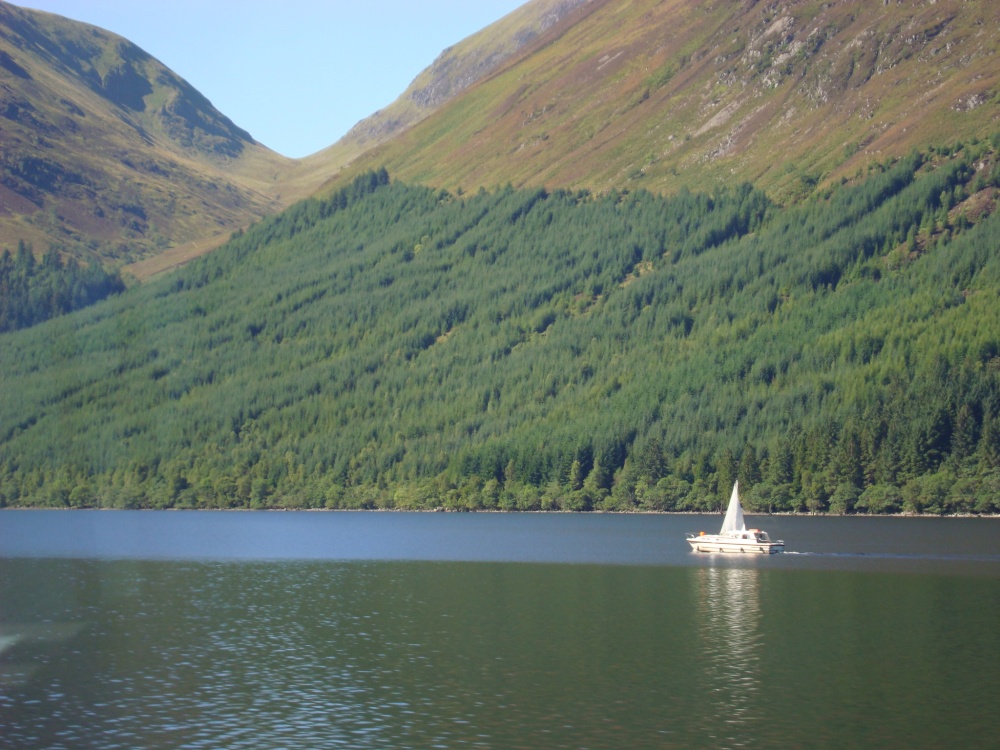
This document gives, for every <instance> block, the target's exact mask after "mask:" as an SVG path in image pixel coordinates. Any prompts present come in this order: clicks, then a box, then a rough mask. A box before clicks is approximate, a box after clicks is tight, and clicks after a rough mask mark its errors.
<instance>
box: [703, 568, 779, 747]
mask: <svg viewBox="0 0 1000 750" xmlns="http://www.w3.org/2000/svg"><path fill="white" fill-rule="evenodd" d="M759 575H760V572H759V571H758V570H757V569H755V568H699V569H698V570H697V582H698V637H699V645H700V653H701V659H700V665H701V669H702V673H703V677H704V680H705V682H706V683H707V684H706V686H705V693H706V694H707V695H710V696H711V699H712V704H713V710H712V711H711V712H710V713H708V714H707V715H706V718H707V719H709V721H707V722H706V724H705V727H704V733H705V737H706V738H708V739H710V740H711V744H712V745H713V746H715V747H745V746H747V745H749V744H752V741H753V739H754V736H755V727H754V724H755V723H757V722H759V720H760V712H759V709H758V707H757V703H756V700H755V698H756V697H757V694H758V692H759V690H760V688H761V685H760V670H759V662H760V660H761V658H762V655H763V651H764V649H763V635H762V633H761V629H760V625H761V612H760V590H759V588H760V587H759Z"/></svg>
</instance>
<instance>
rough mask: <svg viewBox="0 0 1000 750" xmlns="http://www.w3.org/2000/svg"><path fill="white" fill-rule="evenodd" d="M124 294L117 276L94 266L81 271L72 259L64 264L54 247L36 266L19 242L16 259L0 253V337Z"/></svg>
mask: <svg viewBox="0 0 1000 750" xmlns="http://www.w3.org/2000/svg"><path fill="white" fill-rule="evenodd" d="M124 290H125V284H124V283H123V282H122V279H121V276H120V275H119V274H118V273H117V272H115V273H112V272H108V271H106V270H105V269H103V268H101V266H100V265H98V264H97V263H91V264H90V265H89V266H87V267H86V268H82V267H81V266H80V265H79V263H77V262H76V260H74V259H72V258H71V259H70V260H69V261H68V262H65V263H64V262H63V260H62V257H61V256H60V255H59V251H58V250H57V249H56V248H55V247H50V248H49V250H48V252H46V253H45V255H44V256H42V260H41V262H40V263H39V262H38V261H37V260H36V259H35V255H34V253H33V252H32V249H31V246H30V245H27V244H25V243H24V242H20V243H18V246H17V254H16V255H11V253H10V251H9V250H6V249H5V250H3V252H0V333H4V332H6V331H15V330H17V329H19V328H27V327H29V326H32V325H34V324H35V323H41V322H42V321H44V320H48V319H49V318H54V317H56V316H57V315H65V314H66V313H69V312H72V311H74V310H80V309H82V308H84V307H87V306H88V305H92V304H94V303H95V302H100V301H101V300H102V299H105V298H106V297H109V296H111V295H112V294H119V293H120V292H123V291H124Z"/></svg>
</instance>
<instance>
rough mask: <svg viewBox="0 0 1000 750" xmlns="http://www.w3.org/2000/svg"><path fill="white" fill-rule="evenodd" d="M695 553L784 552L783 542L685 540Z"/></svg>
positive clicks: (767, 553) (709, 538) (708, 536)
mask: <svg viewBox="0 0 1000 750" xmlns="http://www.w3.org/2000/svg"><path fill="white" fill-rule="evenodd" d="M687 541H688V543H689V544H690V545H691V549H692V550H694V551H695V552H723V553H733V554H748V555H773V554H776V553H778V552H783V551H784V550H785V543H784V542H758V541H754V540H752V539H726V538H719V537H716V536H714V535H709V534H705V535H703V536H696V537H691V538H690V539H688V540H687Z"/></svg>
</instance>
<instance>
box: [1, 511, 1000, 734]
mask: <svg viewBox="0 0 1000 750" xmlns="http://www.w3.org/2000/svg"><path fill="white" fill-rule="evenodd" d="M48 517H49V518H51V519H52V521H50V522H49V523H50V524H52V525H53V526H56V527H60V526H61V525H63V524H65V527H62V528H61V531H60V532H59V534H56V536H57V537H58V539H57V540H56V542H52V540H49V541H48V542H46V541H45V540H42V541H37V540H36V541H35V542H34V544H35V547H34V548H32V549H31V550H28V549H27V548H28V546H29V545H28V543H27V542H17V544H18V545H20V546H19V547H18V546H16V545H11V544H10V543H9V540H10V539H12V538H13V537H11V536H6V535H5V534H4V530H5V527H4V524H5V523H6V524H7V528H10V527H11V526H14V525H17V524H21V525H22V527H23V526H24V525H31V524H34V523H36V521H37V517H36V516H32V515H28V516H22V515H15V516H3V514H2V513H0V750H7V748H10V749H11V750H15V749H16V750H34V749H38V750H41V749H42V748H44V749H45V750H70V749H73V750H75V749H76V748H92V747H97V748H107V749H110V748H135V747H150V748H154V747H157V748H158V747H183V748H254V749H255V750H256V748H262V749H263V750H269V749H271V748H275V749H276V748H310V749H313V748H337V747H345V748H359V749H364V748H373V749H374V748H378V750H382V749H383V748H390V749H394V748H433V747H445V748H514V747H521V748H545V749H546V750H550V749H552V750H555V749H558V748H589V750H599V749H601V748H607V749H608V750H610V749H611V748H630V749H644V748H651V749H652V748H657V749H660V748H688V747H710V748H712V747H719V748H735V747H757V748H771V747H816V748H838V750H839V749H840V748H843V747H900V748H904V747H905V748H908V749H909V748H924V747H926V748H931V747H935V748H936V747H951V746H964V747H986V746H989V745H990V743H991V742H992V743H993V744H994V745H995V744H996V738H997V737H998V736H1000V714H998V713H997V712H996V710H995V707H996V705H998V704H1000V682H998V681H997V679H996V675H997V674H1000V629H998V628H997V625H996V624H997V622H1000V570H998V565H997V563H996V561H994V562H990V561H989V560H987V561H986V562H985V563H981V562H980V561H978V560H977V561H971V560H963V561H961V562H960V563H959V564H956V565H951V566H942V565H940V564H939V562H938V558H939V557H940V556H941V555H947V554H954V550H956V549H961V550H962V553H963V554H970V555H972V554H974V555H994V556H996V549H997V541H996V539H997V537H996V536H995V535H994V536H990V534H989V532H990V530H991V529H994V530H995V529H996V528H997V527H996V526H995V525H990V523H989V522H987V524H986V525H985V526H979V525H976V524H966V523H960V522H956V525H955V526H954V527H953V526H952V525H951V524H950V523H947V522H944V523H933V522H932V523H930V524H927V525H923V524H919V523H918V524H905V523H903V524H901V525H899V526H894V525H889V524H882V523H877V521H878V519H874V521H873V525H871V526H870V529H871V532H880V530H883V531H884V530H885V529H887V528H888V529H906V528H915V529H916V530H917V531H920V532H921V534H917V535H916V536H915V537H914V538H913V539H910V538H909V537H906V538H902V537H901V535H899V534H897V535H896V536H888V537H887V536H886V535H885V534H882V533H871V532H870V533H869V535H868V536H859V534H854V535H853V536H851V535H847V536H843V535H841V536H843V539H841V538H837V539H827V536H830V537H834V536H836V534H823V535H820V531H821V530H822V529H824V528H830V526H828V525H826V524H825V523H821V524H819V525H818V526H816V527H813V526H810V525H808V524H807V522H808V521H809V520H810V519H774V523H769V528H770V527H774V528H775V529H776V532H780V531H781V530H780V529H779V528H777V527H778V526H779V525H780V524H779V522H787V523H789V524H793V525H794V526H796V528H795V529H794V531H795V533H794V534H793V533H784V534H783V536H784V538H786V539H789V538H796V539H797V543H798V544H800V545H801V546H802V548H803V551H814V552H816V553H817V554H815V555H788V554H787V553H786V554H785V555H773V556H769V557H764V556H760V557H752V558H751V556H743V555H733V556H729V557H724V558H723V557H720V556H715V555H697V554H694V553H691V552H690V551H689V550H688V549H687V545H686V544H685V542H684V541H683V533H682V532H683V530H684V526H685V525H686V524H687V521H686V520H685V519H683V518H681V519H673V518H659V517H657V518H648V519H647V518H639V517H621V518H618V517H603V518H602V517H577V516H558V515H556V516H545V517H540V516H521V517H506V516H499V515H483V516H478V517H475V518H471V519H470V518H464V517H458V516H448V517H444V514H441V515H440V516H435V515H431V514H426V515H423V516H419V517H415V516H412V517H411V516H406V515H388V514H381V515H378V514H354V515H351V514H342V515H325V514H298V515H296V514H260V515H254V514H229V515H225V516H223V515H219V516H211V517H210V518H209V520H208V522H207V525H206V526H205V528H202V529H200V531H198V533H199V534H201V536H200V537H198V538H197V539H196V540H195V542H196V543H193V542H191V539H190V535H189V534H188V532H190V531H193V527H192V523H193V520H195V519H193V518H192V517H191V516H186V515H181V514H177V515H170V514H162V515H157V514H150V515H147V514H138V515H134V516H122V515H119V514H114V513H111V514H108V515H106V516H102V515H92V516H76V515H74V514H71V513H62V514H51V515H50V516H48ZM8 518H10V519H13V520H12V521H9V522H8V521H7V519H8ZM104 518H106V519H107V521H106V523H107V524H108V525H109V526H110V527H111V529H112V531H113V532H114V533H109V536H111V537H113V541H114V544H111V545H110V546H109V545H107V544H106V545H104V546H102V547H101V550H102V552H101V555H92V556H91V558H93V557H94V556H96V557H98V558H101V557H102V555H103V558H102V559H70V558H69V552H68V550H71V549H77V547H73V546H71V545H78V544H79V543H78V542H76V541H74V538H75V537H74V536H73V533H72V531H73V530H72V529H71V528H69V527H72V526H73V524H74V523H75V522H76V521H75V519H83V520H84V521H86V523H89V524H91V525H92V526H94V527H96V526H98V525H100V523H104V521H101V519H104ZM196 518H200V517H196ZM123 519H124V520H125V521H127V522H128V524H129V525H131V526H132V527H137V526H143V527H144V529H145V530H144V532H143V534H142V535H140V536H141V537H142V538H144V539H145V538H152V537H153V536H154V532H157V530H160V531H163V530H164V529H166V530H172V531H171V533H170V534H167V535H166V536H165V537H164V539H161V541H160V542H159V545H160V546H159V547H157V548H154V552H155V553H156V555H155V556H159V555H160V554H162V553H163V551H164V550H166V548H167V547H168V546H169V544H168V541H169V540H171V539H172V540H174V541H175V542H176V543H177V544H179V545H180V549H179V551H175V552H174V553H173V556H172V557H169V559H161V560H150V559H148V558H142V557H141V556H140V550H138V549H137V548H136V545H133V546H128V544H127V543H126V542H125V541H122V540H125V539H126V538H127V534H125V532H124V531H123V529H122V528H121V527H118V526H117V525H118V524H119V523H121V522H122V520H123ZM827 520H830V521H834V522H835V523H834V524H833V527H834V530H835V531H836V530H838V529H839V530H840V531H843V530H845V528H846V529H849V530H854V531H863V530H864V529H866V528H869V526H868V525H866V524H863V523H861V524H843V523H839V521H840V520H841V519H822V521H824V522H825V521H827ZM161 524H162V526H161ZM305 526H308V527H309V529H310V532H309V534H307V535H305V536H303V535H301V534H299V533H292V532H293V530H294V529H298V528H300V527H305ZM116 528H117V529H118V530H117V531H114V529H116ZM248 528H249V529H251V530H252V533H250V532H248V530H247V529H248ZM810 529H813V534H814V535H815V536H814V538H813V539H812V540H810V538H809V537H808V534H807V532H808V531H809V530H810ZM948 529H954V530H955V531H956V532H957V531H961V532H962V533H963V534H965V533H968V534H970V535H971V536H972V541H973V542H974V543H966V544H965V546H964V547H961V548H959V547H957V546H956V545H955V544H954V543H953V542H954V539H949V538H948V537H947V534H946V533H944V532H947V530H948ZM241 530H242V531H241ZM78 531H79V530H78ZM265 531H268V532H269V534H270V537H267V538H268V539H269V541H268V542H267V544H269V545H270V546H266V545H265V546H263V547H261V546H260V545H259V544H258V542H259V540H261V539H264V538H265ZM279 532H283V533H284V534H285V535H284V536H282V534H281V533H279ZM932 532H933V533H932ZM977 534H978V535H980V536H979V537H976V535H977ZM820 536H822V539H821V538H820ZM210 537H212V538H214V537H218V538H220V539H228V540H229V541H228V542H227V544H228V545H229V546H228V547H226V549H225V550H224V554H222V555H221V556H222V557H225V558H227V559H225V560H220V559H214V558H213V559H208V560H206V559H192V558H193V557H199V556H203V555H204V554H205V550H207V549H210V545H209V541H210ZM234 539H242V541H241V542H240V543H239V544H237V543H236V542H234V541H233V540H234ZM456 539H459V540H460V542H461V543H458V542H456V541H455V540H456ZM977 539H978V541H977ZM177 540H179V541H177ZM845 540H846V541H845ZM848 542H849V543H850V547H848V546H847V545H848ZM930 543H933V544H930ZM45 544H48V545H49V547H50V548H51V547H52V546H53V544H54V545H55V546H56V547H57V549H58V550H59V552H58V553H55V552H53V553H52V555H51V557H46V556H45V555H43V554H39V553H38V551H37V549H38V547H39V546H42V547H44V546H45ZM824 544H825V545H827V548H824V546H823V545H824ZM123 545H124V546H123ZM934 545H936V546H934ZM96 546H97V544H96V542H95V543H94V544H92V545H91V547H88V549H91V548H92V547H96ZM223 546H225V545H223ZM829 547H836V549H832V550H831V549H829ZM108 550H111V552H109V551H108ZM261 550H263V551H264V552H265V553H266V555H265V557H267V556H272V557H273V556H277V557H280V558H281V559H259V558H257V559H252V560H248V559H245V558H247V557H252V554H253V553H254V552H255V551H261ZM878 550H881V551H882V552H881V553H882V554H892V555H912V554H916V553H918V552H919V553H921V554H926V555H928V557H925V558H921V560H919V561H917V562H918V563H919V564H914V562H913V561H911V560H902V561H899V562H900V564H899V566H898V567H899V570H900V571H902V572H903V574H891V575H890V574H887V573H886V572H885V571H886V569H887V567H888V566H887V564H886V563H887V562H890V563H893V562H895V561H894V560H888V561H887V560H886V559H883V558H877V559H874V560H872V559H870V558H869V557H868V554H869V553H871V552H873V551H878ZM12 551H13V552H14V553H16V554H10V553H11V552H12ZM167 551H169V550H167ZM28 552H33V554H28ZM831 552H832V553H836V554H843V553H844V552H849V553H851V554H854V555H855V558H850V559H849V560H848V562H847V563H846V564H844V565H842V564H841V562H840V561H841V560H842V559H843V558H841V557H831V556H829V555H828V554H827V553H831ZM348 553H350V554H348ZM390 553H391V554H393V555H396V556H405V557H406V558H407V559H408V560H409V561H407V562H399V561H397V562H387V561H380V562H375V561H372V559H371V558H372V557H374V556H377V555H384V554H390ZM5 554H10V556H9V557H5ZM351 554H353V555H356V556H361V558H362V559H353V560H345V559H344V557H345V556H346V557H350V556H351ZM432 554H433V555H436V556H437V557H436V558H435V559H437V560H441V559H449V560H451V559H455V558H461V559H463V560H464V559H466V558H468V557H473V558H474V559H476V560H479V559H480V558H482V557H490V558H500V559H502V560H507V559H513V560H517V561H518V562H516V563H512V562H468V561H464V562H413V561H412V558H413V557H415V556H416V557H419V556H429V555H432ZM332 555H338V556H340V557H339V558H338V559H337V560H333V559H329V558H330V557H331V556H332ZM233 556H237V557H239V558H240V559H238V560H234V559H231V558H232V557H233ZM294 556H298V557H299V558H302V557H322V556H325V557H324V559H288V558H290V557H294ZM85 557H86V555H85ZM109 557H113V558H114V559H108V558H109ZM538 558H544V559H545V560H548V561H551V560H557V561H559V564H552V563H551V562H548V563H546V564H536V563H534V562H524V560H537V559H538ZM743 558H751V559H743ZM664 560H666V561H668V563H667V564H664V563H663V561H664ZM813 560H820V561H827V560H834V561H835V562H836V563H837V567H838V568H846V570H844V569H833V568H832V566H828V565H827V564H826V563H825V562H823V565H822V566H819V565H813V564H812V563H809V564H808V565H804V564H802V561H813ZM566 561H571V562H573V563H574V564H562V563H565V562H566ZM675 561H676V564H675ZM973 568H974V569H975V570H977V571H978V570H982V571H984V572H980V573H976V574H974V575H958V574H956V573H958V572H964V571H967V570H971V569H973ZM928 571H929V572H928ZM942 572H949V573H950V574H949V575H942V574H941V573H942Z"/></svg>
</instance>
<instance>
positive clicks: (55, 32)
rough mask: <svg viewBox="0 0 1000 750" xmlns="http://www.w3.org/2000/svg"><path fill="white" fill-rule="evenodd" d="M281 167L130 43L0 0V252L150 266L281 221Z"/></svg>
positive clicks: (283, 162) (285, 165)
mask: <svg viewBox="0 0 1000 750" xmlns="http://www.w3.org/2000/svg"><path fill="white" fill-rule="evenodd" d="M292 164H293V162H292V160H290V159H286V158H285V157H282V156H280V155H278V154H276V153H274V152H272V151H270V150H268V149H267V148H265V147H264V146H262V145H261V144H259V143H257V142H256V141H254V140H253V138H252V137H251V136H250V135H249V134H248V133H246V132H245V131H243V130H241V129H240V128H238V127H237V126H236V125H234V124H233V123H232V122H231V121H230V120H229V119H228V118H226V117H225V116H223V115H222V114H221V113H220V112H218V111H217V110H216V109H215V108H214V107H213V106H212V105H211V103H210V102H209V101H208V100H207V99H205V98H204V97H203V96H202V95H201V94H199V93H198V92H197V91H196V90H195V89H194V88H192V87H191V86H190V84H188V83H187V82H186V81H184V80H183V79H181V78H179V77H178V76H177V75H175V74H174V73H172V72H171V71H170V70H169V69H167V68H166V67H164V66H163V65H162V64H161V63H160V62H159V61H157V60H155V59H154V58H152V57H150V56H149V55H148V54H147V53H145V52H144V51H143V50H141V49H140V48H138V47H136V46H135V45H134V44H132V43H131V42H129V41H127V40H125V39H123V38H121V37H119V36H116V35H114V34H111V33H109V32H106V31H103V30H101V29H98V28H96V27H93V26H89V25H87V24H82V23H78V22H75V21H70V20H68V19H65V18H62V17H60V16H56V15H52V14H48V13H42V12H38V11H32V10H26V9H22V8H19V7H17V6H14V5H10V4H8V3H5V2H2V0H0V248H2V247H7V248H10V249H13V248H14V246H16V244H17V241H18V240H26V241H28V242H31V243H32V244H33V245H34V247H35V251H36V252H39V253H40V252H43V251H44V250H45V249H46V248H47V247H48V245H49V244H50V243H54V244H56V245H58V246H60V247H62V248H64V249H65V250H66V251H67V252H68V253H70V254H73V255H77V256H80V257H84V258H86V257H97V258H101V259H103V260H108V259H112V260H114V259H122V260H132V259H136V258H141V257H146V256H150V255H153V254H155V253H157V252H159V251H161V250H163V249H164V248H166V247H170V246H172V245H176V244H179V243H184V242H187V241H189V240H195V239H200V238H204V237H208V236H212V235H217V234H219V233H223V232H225V233H228V232H229V231H231V230H232V229H234V228H236V227H238V226H242V225H244V224H246V223H247V222H249V221H251V220H253V219H255V218H258V217H259V216H261V215H262V214H265V213H269V212H273V211H275V210H277V209H279V208H280V207H281V206H282V205H284V203H285V202H286V200H279V199H278V198H277V192H276V191H277V187H276V186H277V182H278V180H279V178H280V177H281V176H282V174H284V173H285V172H287V171H288V169H289V168H290V167H291V166H292Z"/></svg>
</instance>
